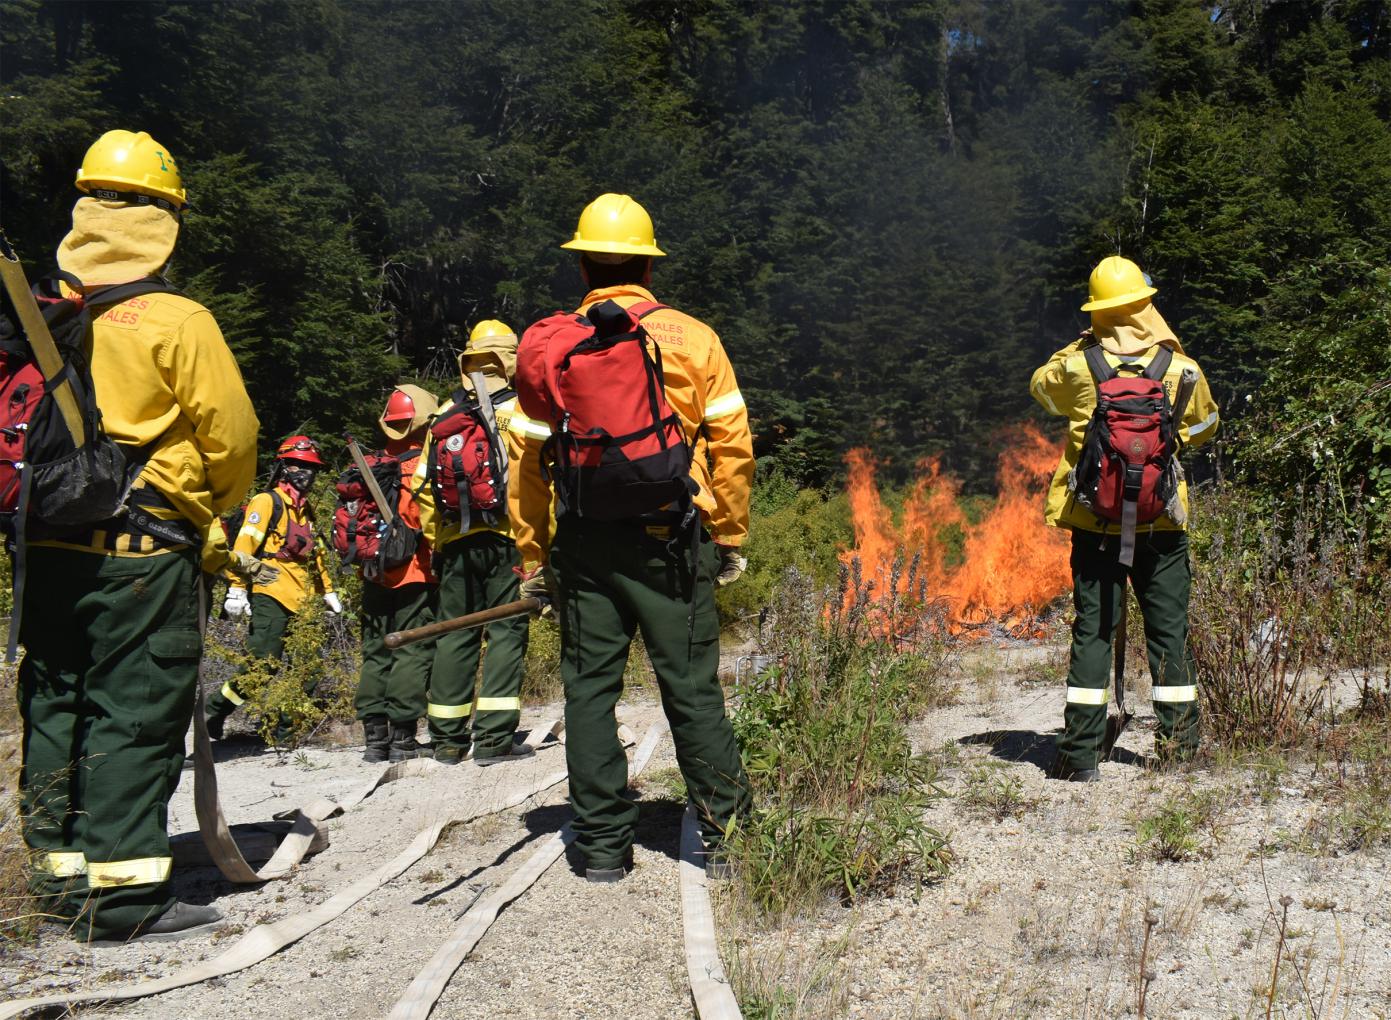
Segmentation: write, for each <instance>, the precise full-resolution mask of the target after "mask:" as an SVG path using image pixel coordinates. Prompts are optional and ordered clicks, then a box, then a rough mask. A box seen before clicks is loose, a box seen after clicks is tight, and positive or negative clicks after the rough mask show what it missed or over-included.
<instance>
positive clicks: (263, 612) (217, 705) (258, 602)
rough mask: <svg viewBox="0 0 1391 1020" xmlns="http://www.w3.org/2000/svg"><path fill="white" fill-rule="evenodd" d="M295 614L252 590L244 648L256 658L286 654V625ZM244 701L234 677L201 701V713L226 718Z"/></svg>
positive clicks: (278, 656)
mask: <svg viewBox="0 0 1391 1020" xmlns="http://www.w3.org/2000/svg"><path fill="white" fill-rule="evenodd" d="M294 615H295V614H294V613H292V612H290V611H289V610H288V609H286V608H285V607H284V606H282V605H281V604H280V603H279V602H277V601H276V600H275V599H273V598H271V597H270V596H269V595H262V594H261V593H260V592H255V593H253V594H252V596H251V629H250V630H249V631H247V634H246V650H247V652H248V653H249V654H251V655H254V656H256V657H257V658H258V659H278V658H280V656H281V655H283V654H284V653H285V628H286V627H288V626H289V625H290V617H292V616H294ZM243 700H244V698H243V695H242V692H241V691H240V690H239V689H238V687H237V684H236V681H235V680H228V681H227V682H226V683H225V684H223V685H222V689H221V690H220V691H218V692H216V693H215V694H213V696H212V697H210V698H208V699H207V701H206V702H204V714H205V715H206V716H207V717H208V718H210V719H212V718H217V717H219V716H220V717H222V718H224V719H225V718H226V717H227V716H229V715H231V714H232V713H233V712H235V711H236V710H237V706H238V705H240V704H241V703H242V701H243Z"/></svg>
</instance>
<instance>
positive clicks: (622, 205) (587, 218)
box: [561, 192, 666, 256]
mask: <svg viewBox="0 0 1391 1020" xmlns="http://www.w3.org/2000/svg"><path fill="white" fill-rule="evenodd" d="M561 247H562V248H570V249H572V250H575V251H593V252H605V253H608V254H610V255H623V256H629V255H665V254H666V252H664V251H662V249H660V248H658V247H657V239H656V237H655V236H653V233H652V217H651V216H648V215H647V210H646V209H644V208H643V207H642V206H640V205H638V203H637V202H635V201H634V200H633V199H632V198H630V197H628V196H627V195H615V194H613V193H612V192H610V193H608V194H605V195H600V196H599V197H598V198H596V199H595V200H594V201H593V202H590V203H589V204H588V205H587V206H585V207H584V212H582V213H580V223H579V226H578V227H576V228H575V236H574V237H573V238H572V239H571V240H569V241H567V242H566V243H565V244H562V245H561Z"/></svg>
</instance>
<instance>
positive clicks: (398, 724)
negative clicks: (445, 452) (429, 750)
mask: <svg viewBox="0 0 1391 1020" xmlns="http://www.w3.org/2000/svg"><path fill="white" fill-rule="evenodd" d="M438 408H439V401H437V400H436V399H435V398H434V396H433V395H432V394H430V393H427V392H426V391H425V390H423V389H421V388H420V387H419V386H412V385H410V384H409V383H405V384H402V385H400V386H397V387H396V389H394V390H392V392H391V396H390V397H389V398H388V399H387V402H386V408H385V409H384V410H383V411H382V416H381V418H380V419H379V421H378V424H379V425H380V426H381V430H382V432H383V433H384V434H385V435H386V440H387V442H386V448H385V450H383V451H382V453H383V454H384V455H385V456H388V457H394V458H395V459H396V460H397V462H398V463H399V464H400V466H401V490H400V494H399V495H398V497H397V512H398V513H399V514H400V517H401V520H402V521H403V522H405V524H406V525H407V526H408V527H410V528H414V529H417V530H418V529H419V528H420V508H419V507H418V506H417V503H416V494H415V491H414V490H415V483H414V482H413V481H412V479H413V476H414V475H415V470H416V467H417V466H418V464H419V461H420V459H421V454H422V452H423V451H424V449H425V436H426V433H427V431H428V430H429V427H430V420H431V419H432V418H433V417H434V415H435V412H436V410H438ZM437 596H438V588H437V582H436V580H435V575H434V574H433V573H432V572H431V571H430V543H429V542H427V541H426V540H425V536H424V535H423V534H422V535H421V536H420V538H419V541H418V543H417V545H416V553H415V557H414V559H411V560H408V561H407V562H405V563H403V564H401V565H400V566H399V567H395V568H393V569H391V570H388V571H386V573H385V574H383V575H382V576H381V578H380V579H378V580H375V581H372V580H368V579H367V578H365V577H364V578H363V582H362V674H361V676H360V678H359V680H358V685H357V696H356V698H355V699H354V703H355V705H356V708H357V717H358V718H359V719H361V720H362V727H363V730H364V732H365V734H366V739H367V747H366V750H365V751H364V752H363V754H362V760H363V761H367V762H382V761H405V760H407V759H408V758H415V757H417V756H418V755H419V751H420V748H419V746H418V745H417V744H416V741H415V729H416V723H417V722H418V721H419V720H420V718H421V716H423V715H424V714H425V692H426V690H427V689H428V688H429V686H430V666H431V663H432V661H433V659H434V649H433V648H432V647H430V645H429V644H428V643H425V642H417V643H415V644H410V645H406V646H405V647H404V648H401V649H400V650H398V651H397V652H395V653H394V654H393V653H392V652H391V651H390V650H389V649H388V648H387V647H386V644H385V639H386V636H387V634H389V633H391V632H392V631H396V630H409V629H410V628H412V627H423V626H425V625H426V624H428V623H433V622H434V619H435V602H436V599H437Z"/></svg>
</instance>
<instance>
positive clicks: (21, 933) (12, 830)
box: [0, 666, 38, 946]
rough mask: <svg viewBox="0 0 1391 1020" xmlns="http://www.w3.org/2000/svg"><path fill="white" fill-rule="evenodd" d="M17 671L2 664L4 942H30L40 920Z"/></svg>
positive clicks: (0, 901)
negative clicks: (23, 812)
mask: <svg viewBox="0 0 1391 1020" xmlns="http://www.w3.org/2000/svg"><path fill="white" fill-rule="evenodd" d="M15 680H16V671H15V669H14V667H13V666H3V667H0V946H4V945H6V944H9V943H13V942H27V941H29V940H31V939H32V938H33V935H34V930H35V928H36V927H37V924H38V918H37V917H35V916H34V915H35V909H34V905H33V901H32V900H31V898H30V896H29V854H28V852H27V850H26V849H25V846H24V838H23V835H22V834H21V832H20V816H19V769H20V764H21V755H20V734H21V724H20V719H19V702H18V699H17V697H16V693H15Z"/></svg>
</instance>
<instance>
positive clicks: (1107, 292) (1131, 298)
mask: <svg viewBox="0 0 1391 1020" xmlns="http://www.w3.org/2000/svg"><path fill="white" fill-rule="evenodd" d="M1087 291H1088V295H1087V296H1088V297H1089V298H1090V300H1088V301H1087V303H1086V304H1085V305H1083V306H1082V311H1084V312H1095V311H1098V310H1099V309H1102V308H1116V307H1118V306H1120V305H1129V304H1133V303H1134V302H1136V301H1142V300H1144V299H1145V298H1147V297H1149V296H1150V295H1151V294H1158V293H1159V291H1158V290H1157V289H1156V288H1154V287H1151V286H1150V284H1149V278H1148V277H1146V276H1145V274H1144V273H1142V272H1141V271H1140V267H1139V266H1137V265H1136V264H1135V263H1134V262H1131V261H1130V260H1129V259H1123V258H1121V257H1120V256H1119V255H1111V256H1109V257H1107V258H1104V259H1102V260H1101V261H1100V262H1098V263H1097V266H1096V268H1095V269H1093V270H1092V277H1091V279H1090V280H1089V281H1087Z"/></svg>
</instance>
